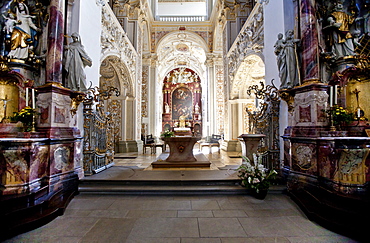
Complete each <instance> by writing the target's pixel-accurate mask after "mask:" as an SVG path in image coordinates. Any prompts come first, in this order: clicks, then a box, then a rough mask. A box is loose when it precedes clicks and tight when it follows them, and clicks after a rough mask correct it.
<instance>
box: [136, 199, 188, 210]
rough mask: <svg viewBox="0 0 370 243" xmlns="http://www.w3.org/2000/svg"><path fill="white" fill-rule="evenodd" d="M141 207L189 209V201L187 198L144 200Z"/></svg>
mask: <svg viewBox="0 0 370 243" xmlns="http://www.w3.org/2000/svg"><path fill="white" fill-rule="evenodd" d="M142 208H143V209H146V210H190V209H191V203H190V201H188V200H185V201H176V200H167V201H165V200H161V201H145V202H143V207H142Z"/></svg>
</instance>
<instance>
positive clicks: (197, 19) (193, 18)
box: [156, 16, 206, 22]
mask: <svg viewBox="0 0 370 243" xmlns="http://www.w3.org/2000/svg"><path fill="white" fill-rule="evenodd" d="M156 20H158V21H167V22H202V21H206V16H157V17H156Z"/></svg>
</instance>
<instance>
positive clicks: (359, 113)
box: [352, 88, 363, 118]
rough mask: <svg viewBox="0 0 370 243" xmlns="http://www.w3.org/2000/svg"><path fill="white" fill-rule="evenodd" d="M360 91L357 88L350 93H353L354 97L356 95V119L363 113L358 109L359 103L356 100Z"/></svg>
mask: <svg viewBox="0 0 370 243" xmlns="http://www.w3.org/2000/svg"><path fill="white" fill-rule="evenodd" d="M360 92H361V91H359V90H358V89H357V88H356V89H355V90H354V91H352V93H354V94H355V95H356V101H357V108H356V112H357V113H356V116H357V117H358V118H360V117H362V116H363V114H362V113H363V111H362V110H361V108H360V103H359V100H358V96H359V93H360Z"/></svg>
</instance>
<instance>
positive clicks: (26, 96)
mask: <svg viewBox="0 0 370 243" xmlns="http://www.w3.org/2000/svg"><path fill="white" fill-rule="evenodd" d="M26 106H28V88H26Z"/></svg>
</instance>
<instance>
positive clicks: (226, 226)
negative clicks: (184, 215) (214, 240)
mask: <svg viewBox="0 0 370 243" xmlns="http://www.w3.org/2000/svg"><path fill="white" fill-rule="evenodd" d="M198 221H199V230H200V236H201V237H246V236H247V234H246V232H245V231H244V230H243V227H242V226H241V224H240V223H239V221H238V219H236V218H198Z"/></svg>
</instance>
